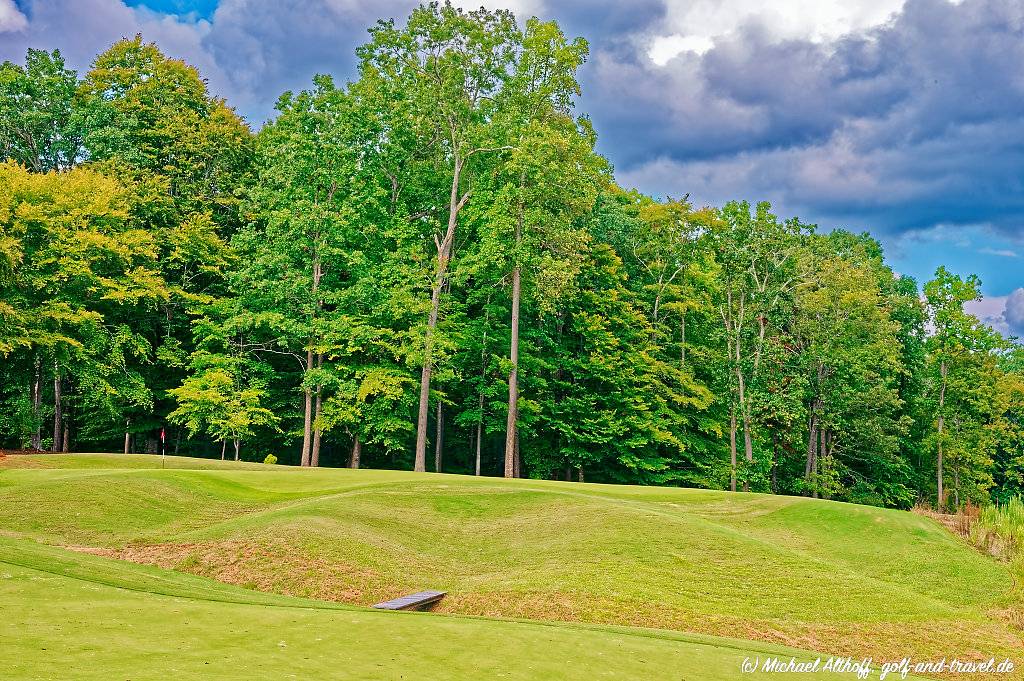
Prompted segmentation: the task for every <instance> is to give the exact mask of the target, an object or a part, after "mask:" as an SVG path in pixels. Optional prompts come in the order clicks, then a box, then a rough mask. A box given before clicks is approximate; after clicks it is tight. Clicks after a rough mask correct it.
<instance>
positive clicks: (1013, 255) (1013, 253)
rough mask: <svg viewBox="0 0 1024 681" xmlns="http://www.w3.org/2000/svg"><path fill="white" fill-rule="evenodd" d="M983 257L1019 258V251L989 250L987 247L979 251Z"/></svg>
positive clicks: (1006, 249) (1007, 249)
mask: <svg viewBox="0 0 1024 681" xmlns="http://www.w3.org/2000/svg"><path fill="white" fill-rule="evenodd" d="M978 253H981V254H983V255H998V256H999V257H1001V258H1018V257H1020V256H1019V255H1017V251H1011V250H1010V249H1009V248H989V247H988V246H986V247H985V248H982V249H980V250H979V251H978Z"/></svg>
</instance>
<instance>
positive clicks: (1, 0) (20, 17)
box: [0, 0, 28, 33]
mask: <svg viewBox="0 0 1024 681" xmlns="http://www.w3.org/2000/svg"><path fill="white" fill-rule="evenodd" d="M27 26H28V19H26V18H25V15H24V14H22V13H21V11H20V10H19V9H18V6H17V5H15V4H14V0H0V33H9V32H13V31H21V30H24V29H25V28H26V27H27Z"/></svg>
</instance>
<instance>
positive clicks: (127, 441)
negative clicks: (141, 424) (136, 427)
mask: <svg viewBox="0 0 1024 681" xmlns="http://www.w3.org/2000/svg"><path fill="white" fill-rule="evenodd" d="M131 423H132V422H131V421H125V422H124V453H125V454H127V453H128V452H129V451H130V450H131V446H132V443H131V439H132V434H131V433H130V432H129V431H128V427H129V426H130V425H131Z"/></svg>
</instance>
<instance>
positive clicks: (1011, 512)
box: [971, 497, 1024, 559]
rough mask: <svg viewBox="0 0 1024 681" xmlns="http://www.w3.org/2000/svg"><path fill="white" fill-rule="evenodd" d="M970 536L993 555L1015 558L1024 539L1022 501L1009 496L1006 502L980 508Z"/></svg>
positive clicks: (1023, 505) (1023, 502) (1023, 507)
mask: <svg viewBox="0 0 1024 681" xmlns="http://www.w3.org/2000/svg"><path fill="white" fill-rule="evenodd" d="M971 538H972V539H973V540H974V542H975V543H976V544H977V545H978V546H980V547H982V548H983V549H985V550H986V551H988V552H989V553H991V554H993V555H996V556H1000V557H1002V558H1006V559H1012V558H1015V557H1016V555H1017V551H1018V550H1019V548H1020V544H1021V539H1024V501H1022V500H1021V498H1020V497H1011V498H1010V500H1009V501H1007V502H1006V503H1003V504H999V505H993V506H985V507H984V508H982V509H981V512H980V513H979V514H978V521H977V523H975V525H974V527H973V528H972V530H971Z"/></svg>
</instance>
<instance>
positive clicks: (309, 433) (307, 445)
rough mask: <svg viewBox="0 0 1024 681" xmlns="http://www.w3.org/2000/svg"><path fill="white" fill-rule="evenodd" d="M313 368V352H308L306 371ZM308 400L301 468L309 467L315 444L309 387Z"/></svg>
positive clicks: (303, 431)
mask: <svg viewBox="0 0 1024 681" xmlns="http://www.w3.org/2000/svg"><path fill="white" fill-rule="evenodd" d="M312 368H313V350H312V349H309V350H306V371H307V372H308V371H309V370H310V369H312ZM303 394H304V396H305V399H306V408H305V411H304V414H303V419H302V456H301V457H300V459H299V465H300V466H308V465H309V457H310V449H311V447H312V442H313V390H312V389H311V388H309V387H308V386H307V387H306V388H305V389H304V390H303Z"/></svg>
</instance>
